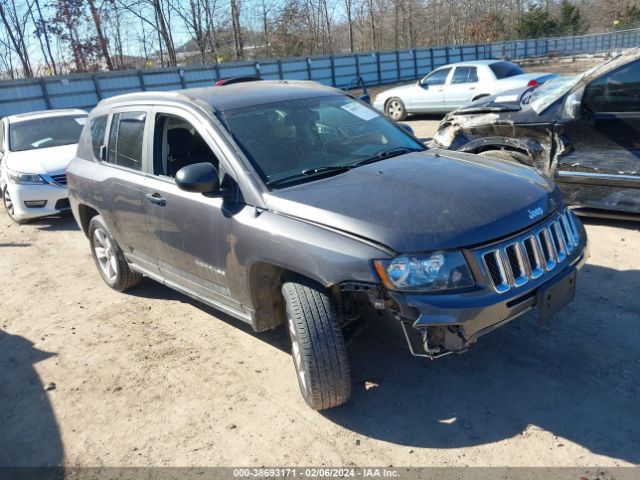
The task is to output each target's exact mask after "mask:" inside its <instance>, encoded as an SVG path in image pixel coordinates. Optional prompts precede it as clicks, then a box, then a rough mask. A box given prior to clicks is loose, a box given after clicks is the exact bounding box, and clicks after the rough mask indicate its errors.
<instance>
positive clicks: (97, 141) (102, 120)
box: [91, 115, 107, 158]
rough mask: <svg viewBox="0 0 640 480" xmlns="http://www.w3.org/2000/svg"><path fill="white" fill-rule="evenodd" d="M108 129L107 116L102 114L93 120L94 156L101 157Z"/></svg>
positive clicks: (92, 143) (92, 141)
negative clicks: (101, 148) (101, 149)
mask: <svg viewBox="0 0 640 480" xmlns="http://www.w3.org/2000/svg"><path fill="white" fill-rule="evenodd" d="M106 129H107V116H106V115H102V116H100V117H95V118H93V119H92V120H91V149H92V150H93V156H94V157H95V158H100V147H102V145H104V134H105V131H106Z"/></svg>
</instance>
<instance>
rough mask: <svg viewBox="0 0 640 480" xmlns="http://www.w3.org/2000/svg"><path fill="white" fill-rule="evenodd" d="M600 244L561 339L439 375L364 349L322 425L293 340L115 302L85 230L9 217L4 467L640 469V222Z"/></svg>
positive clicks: (557, 332) (167, 309)
mask: <svg viewBox="0 0 640 480" xmlns="http://www.w3.org/2000/svg"><path fill="white" fill-rule="evenodd" d="M424 122H425V120H424V119H418V120H415V119H414V120H412V123H413V124H414V126H417V127H419V128H424V129H425V131H428V130H429V128H432V127H430V126H429V125H428V124H425V123H424ZM587 231H588V234H589V237H590V242H591V258H590V260H589V262H588V264H587V266H586V267H585V268H584V270H583V271H582V272H581V274H580V275H579V277H578V291H577V297H576V299H575V300H574V302H573V303H572V304H570V305H569V306H568V307H567V308H565V309H564V310H563V311H561V312H560V313H559V314H558V315H557V316H556V317H555V318H554V319H552V321H551V322H550V323H549V324H547V325H545V326H539V325H537V323H536V321H535V319H534V317H533V315H528V316H525V317H522V318H521V319H519V320H516V321H515V322H512V323H511V324H508V325H506V326H504V327H502V328H500V329H498V330H496V331H495V332H493V333H492V334H491V335H488V336H486V337H484V338H482V339H481V341H479V343H478V344H477V345H476V346H475V347H474V348H473V349H472V350H471V351H470V352H468V353H467V354H465V355H461V356H448V357H445V358H443V359H441V360H438V361H435V362H430V361H425V360H421V359H416V358H412V357H411V356H410V355H409V354H408V353H407V352H406V351H404V350H400V349H396V348H395V347H392V346H389V345H388V344H386V343H385V342H384V341H382V340H380V339H377V338H373V337H370V336H368V335H366V334H363V335H362V336H360V337H359V338H357V339H356V340H355V341H354V343H353V344H352V345H351V347H350V359H351V365H352V374H353V382H354V383H353V397H352V399H351V401H350V402H349V403H348V404H347V405H345V406H343V407H340V408H337V409H333V410H330V411H327V412H324V413H317V412H314V411H312V410H310V409H309V408H307V406H306V405H305V404H304V401H303V400H302V398H301V396H300V394H299V392H298V386H297V383H296V378H295V374H294V370H293V364H292V361H291V357H290V355H289V354H288V352H287V344H286V341H285V337H284V333H283V332H281V331H277V332H272V333H268V334H263V335H256V334H254V333H252V332H251V331H250V329H249V328H248V327H247V326H246V325H244V324H242V323H241V322H238V321H236V320H234V319H231V318H229V317H227V316H225V315H223V314H221V313H220V312H217V311H216V310H213V309H210V308H208V307H205V306H203V305H200V304H198V303H196V302H194V301H192V300H191V299H189V298H187V297H185V296H183V295H180V294H178V293H175V292H173V291H171V290H169V289H168V288H166V287H163V286H161V285H159V284H157V283H154V282H152V281H145V282H144V283H143V284H142V285H141V286H139V287H136V288H134V289H133V290H131V291H130V292H128V293H125V294H122V293H116V292H114V291H111V290H110V289H109V288H108V287H107V286H106V285H105V284H104V283H103V282H102V280H101V278H100V276H99V274H98V272H97V270H96V268H95V266H94V264H93V260H92V258H91V256H90V253H89V245H88V241H87V239H86V238H85V237H84V236H83V234H82V233H81V232H80V231H79V230H78V229H77V227H76V225H75V222H74V221H73V218H71V217H70V216H62V217H59V218H49V219H45V220H40V221H37V222H34V223H31V224H28V225H23V226H18V225H15V224H13V223H12V222H11V221H10V220H9V218H8V217H7V216H6V214H5V213H4V210H2V212H1V213H0V294H1V295H2V303H1V305H2V309H1V316H0V466H1V465H13V466H15V465H22V466H32V465H60V464H62V465H67V466H150V465H152V466H164V465H172V466H189V465H199V466H205V465H210V466H214V465H224V466H238V465H243V466H261V465H279V466H309V465H314V466H321V465H333V466H349V465H379V466H386V465H395V466H467V465H472V466H512V467H515V466H615V465H632V464H636V465H637V464H639V463H640V415H639V414H638V412H639V411H640V354H638V345H639V344H640V321H639V320H640V295H638V291H639V289H640V256H639V255H638V254H637V252H638V251H640V231H639V224H638V223H633V222H610V221H603V220H589V221H587ZM634 252H635V253H634ZM365 384H366V385H367V387H368V388H365ZM371 387H373V388H371Z"/></svg>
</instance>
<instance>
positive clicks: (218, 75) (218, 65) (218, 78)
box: [213, 59, 220, 82]
mask: <svg viewBox="0 0 640 480" xmlns="http://www.w3.org/2000/svg"><path fill="white" fill-rule="evenodd" d="M213 69H214V70H215V72H216V82H217V81H218V80H220V64H219V63H218V60H217V59H216V64H215V65H214V66H213Z"/></svg>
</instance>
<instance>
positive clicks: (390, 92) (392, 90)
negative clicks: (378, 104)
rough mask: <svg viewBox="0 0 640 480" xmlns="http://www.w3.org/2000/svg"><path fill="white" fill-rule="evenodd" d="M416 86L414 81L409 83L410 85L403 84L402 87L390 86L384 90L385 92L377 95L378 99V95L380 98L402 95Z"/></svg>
mask: <svg viewBox="0 0 640 480" xmlns="http://www.w3.org/2000/svg"><path fill="white" fill-rule="evenodd" d="M415 86H416V84H415V82H414V83H409V84H408V85H402V86H400V87H394V88H390V89H389V90H384V91H383V92H380V93H379V94H378V95H377V96H376V100H377V99H378V97H380V98H388V97H396V96H399V95H402V94H403V93H408V92H409V91H411V90H413V89H414V88H415Z"/></svg>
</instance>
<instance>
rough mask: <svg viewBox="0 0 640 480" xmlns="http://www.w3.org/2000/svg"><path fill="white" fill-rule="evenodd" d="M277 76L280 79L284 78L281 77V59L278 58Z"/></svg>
mask: <svg viewBox="0 0 640 480" xmlns="http://www.w3.org/2000/svg"><path fill="white" fill-rule="evenodd" d="M277 64H278V78H279V79H280V80H284V78H283V77H282V60H280V59H278V62H277Z"/></svg>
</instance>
